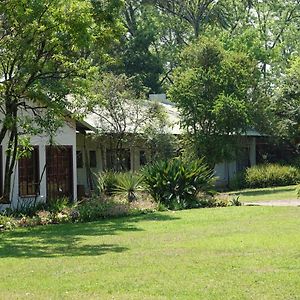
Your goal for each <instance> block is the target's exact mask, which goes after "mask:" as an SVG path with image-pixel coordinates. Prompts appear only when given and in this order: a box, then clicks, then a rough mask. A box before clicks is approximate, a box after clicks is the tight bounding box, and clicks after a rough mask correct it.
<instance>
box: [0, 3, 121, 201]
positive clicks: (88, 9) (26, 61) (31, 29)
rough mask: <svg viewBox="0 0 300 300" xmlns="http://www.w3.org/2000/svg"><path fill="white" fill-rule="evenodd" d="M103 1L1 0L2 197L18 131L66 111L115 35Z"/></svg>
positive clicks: (41, 124) (31, 128)
mask: <svg viewBox="0 0 300 300" xmlns="http://www.w3.org/2000/svg"><path fill="white" fill-rule="evenodd" d="M102 2H103V1H97V0H93V1H80V0H69V1H63V0H42V1H33V0H24V1H19V0H3V1H1V3H0V49H1V57H0V73H1V74H0V109H1V113H2V120H1V125H2V126H1V130H0V143H2V142H3V140H4V138H5V137H7V140H8V147H7V152H6V154H7V156H6V157H7V158H6V162H5V178H4V197H3V199H2V201H4V202H9V200H10V189H11V175H12V172H13V169H14V166H15V162H16V158H17V157H18V144H19V139H20V136H21V135H25V136H28V134H32V133H33V132H41V131H44V130H45V128H48V126H49V122H51V119H52V118H53V116H59V115H62V113H64V112H65V110H66V109H67V108H68V102H67V101H66V95H67V94H69V93H74V94H76V93H78V92H80V91H81V90H82V89H81V88H79V85H80V84H81V83H83V81H84V78H85V77H86V76H87V74H88V73H89V72H90V71H92V69H93V68H92V67H91V66H92V64H91V63H92V58H93V59H96V58H99V57H101V54H103V52H104V51H103V50H104V48H105V47H104V45H105V46H106V45H107V44H109V42H110V41H111V39H113V33H112V31H113V30H112V29H111V27H113V25H114V21H113V20H111V18H110V14H109V13H108V12H107V11H106V6H105V5H104V2H103V3H102ZM117 2H118V1H115V5H116V7H117V6H118V5H119V4H118V3H117ZM99 5H100V6H99ZM100 16H101V18H100V21H99V20H98V19H97V18H99V17H100ZM46 116H48V117H47V118H46ZM29 125H30V126H29ZM56 127H57V126H54V130H55V128H56Z"/></svg>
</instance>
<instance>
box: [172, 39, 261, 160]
mask: <svg viewBox="0 0 300 300" xmlns="http://www.w3.org/2000/svg"><path fill="white" fill-rule="evenodd" d="M258 79H259V72H258V70H257V67H256V62H255V61H253V60H251V59H249V58H248V57H247V55H245V54H243V53H237V52H233V51H225V50H224V49H223V48H222V45H221V44H220V43H218V42H217V41H215V40H212V39H210V40H209V39H206V38H204V39H201V40H199V41H198V42H197V43H194V44H192V45H191V46H189V47H187V48H186V49H185V50H184V51H183V53H182V55H181V65H180V67H179V68H178V69H177V70H176V73H175V78H174V85H173V86H172V87H171V89H170V97H171V100H172V101H174V102H175V103H176V105H177V106H178V108H179V111H180V114H181V122H182V127H184V128H185V130H186V132H187V136H188V141H189V142H190V144H191V145H192V147H193V148H194V150H195V153H196V155H197V156H205V157H206V159H207V161H208V163H209V164H210V165H214V164H215V163H218V162H221V161H222V160H224V159H231V158H233V156H234V153H235V151H234V150H236V147H237V143H236V140H237V137H238V136H240V135H241V134H243V133H245V132H246V130H247V128H248V127H249V126H251V125H253V122H254V116H253V115H252V113H251V111H252V110H254V111H255V109H254V108H253V106H254V104H255V99H254V91H255V89H256V87H257V84H258Z"/></svg>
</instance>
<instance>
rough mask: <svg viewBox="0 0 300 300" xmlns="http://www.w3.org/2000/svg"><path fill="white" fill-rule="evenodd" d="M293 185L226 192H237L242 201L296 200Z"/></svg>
mask: <svg viewBox="0 0 300 300" xmlns="http://www.w3.org/2000/svg"><path fill="white" fill-rule="evenodd" d="M296 187H297V186H295V185H291V186H283V187H274V188H264V189H247V190H241V191H235V192H230V193H228V194H230V195H232V194H237V195H239V196H240V198H239V199H240V201H242V202H260V201H271V200H297V191H296Z"/></svg>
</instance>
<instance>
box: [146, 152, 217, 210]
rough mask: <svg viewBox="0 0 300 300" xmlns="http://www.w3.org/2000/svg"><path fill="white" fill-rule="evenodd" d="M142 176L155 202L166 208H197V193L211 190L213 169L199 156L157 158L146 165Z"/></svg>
mask: <svg viewBox="0 0 300 300" xmlns="http://www.w3.org/2000/svg"><path fill="white" fill-rule="evenodd" d="M143 175H144V182H145V184H146V186H147V188H148V190H149V192H150V194H151V195H152V197H153V198H154V199H155V201H157V202H159V203H162V204H163V205H165V206H166V207H167V208H169V209H184V208H191V207H197V206H198V204H199V203H198V199H197V195H198V193H199V192H200V191H202V192H208V193H209V192H211V191H212V188H213V183H214V177H213V171H212V170H210V169H209V168H208V166H207V165H206V164H205V163H204V162H203V160H201V159H200V160H187V159H183V158H174V159H171V160H169V161H159V162H156V163H154V164H153V165H149V166H146V167H145V168H144V170H143Z"/></svg>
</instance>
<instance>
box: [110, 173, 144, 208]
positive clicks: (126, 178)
mask: <svg viewBox="0 0 300 300" xmlns="http://www.w3.org/2000/svg"><path fill="white" fill-rule="evenodd" d="M116 179H117V183H116V186H115V189H114V191H113V192H114V193H119V194H126V195H127V200H128V201H129V202H131V201H134V200H136V199H137V196H136V193H137V192H138V191H141V190H143V188H142V182H143V177H142V176H139V175H137V174H132V173H120V174H118V175H117V176H116Z"/></svg>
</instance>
